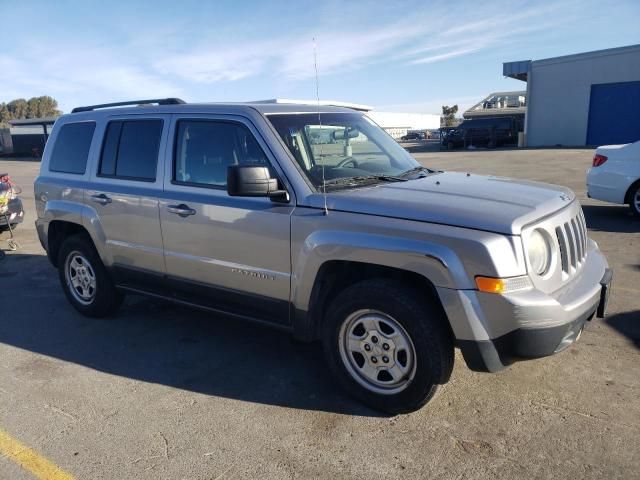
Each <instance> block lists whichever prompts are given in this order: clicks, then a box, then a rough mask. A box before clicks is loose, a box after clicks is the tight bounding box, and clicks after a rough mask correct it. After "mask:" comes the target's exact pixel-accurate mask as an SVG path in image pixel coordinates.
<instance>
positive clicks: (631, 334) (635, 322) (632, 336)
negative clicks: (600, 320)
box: [605, 310, 640, 349]
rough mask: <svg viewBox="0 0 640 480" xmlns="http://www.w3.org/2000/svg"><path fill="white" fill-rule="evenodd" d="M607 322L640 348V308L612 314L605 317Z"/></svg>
mask: <svg viewBox="0 0 640 480" xmlns="http://www.w3.org/2000/svg"><path fill="white" fill-rule="evenodd" d="M605 323H606V324H607V325H609V326H610V327H611V328H613V329H614V330H615V331H617V332H618V333H621V334H622V335H624V336H625V337H627V338H628V339H629V340H631V342H632V343H633V344H634V345H635V346H636V348H638V349H640V310H636V311H633V312H624V313H617V314H615V315H611V316H609V317H606V318H605Z"/></svg>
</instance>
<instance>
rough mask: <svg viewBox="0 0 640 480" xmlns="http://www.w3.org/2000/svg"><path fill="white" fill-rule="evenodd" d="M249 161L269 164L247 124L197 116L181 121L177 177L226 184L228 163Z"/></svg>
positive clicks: (206, 182)
mask: <svg viewBox="0 0 640 480" xmlns="http://www.w3.org/2000/svg"><path fill="white" fill-rule="evenodd" d="M246 164H257V165H265V166H269V162H268V160H267V157H266V156H265V154H264V152H263V151H262V149H261V148H260V146H259V145H258V142H257V141H256V139H255V138H254V137H253V134H252V133H251V132H250V131H249V130H248V129H247V128H246V127H245V126H243V125H240V124H237V123H228V122H212V121H197V120H183V121H180V122H178V132H177V138H176V145H175V161H174V171H173V179H174V181H176V182H178V183H193V184H200V185H212V186H219V187H224V186H226V184H227V169H228V167H229V166H230V165H246ZM272 174H273V173H272Z"/></svg>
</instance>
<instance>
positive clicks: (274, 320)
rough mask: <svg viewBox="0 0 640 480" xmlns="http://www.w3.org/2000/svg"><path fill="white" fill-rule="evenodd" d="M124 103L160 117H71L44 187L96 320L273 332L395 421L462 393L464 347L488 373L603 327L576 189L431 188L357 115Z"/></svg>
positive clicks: (67, 274)
mask: <svg viewBox="0 0 640 480" xmlns="http://www.w3.org/2000/svg"><path fill="white" fill-rule="evenodd" d="M129 103H130V104H131V105H134V104H135V105H137V104H140V103H148V104H149V105H151V103H157V104H158V105H157V106H146V107H144V108H140V107H132V108H117V109H116V108H110V107H112V106H123V104H122V103H117V104H110V105H98V106H89V107H80V108H76V109H74V111H73V113H71V114H68V115H64V116H62V117H60V118H59V119H58V120H57V121H56V123H55V125H54V127H53V130H52V132H51V138H50V140H49V142H48V143H47V146H46V149H45V152H44V157H43V160H42V165H41V170H40V175H39V176H38V178H37V179H36V181H35V185H34V192H35V199H36V210H37V216H38V218H37V222H36V226H37V231H38V236H39V239H40V242H41V244H42V246H43V247H44V249H45V250H46V251H47V255H48V257H49V259H50V261H51V263H52V264H53V265H54V266H55V267H56V268H57V269H58V274H59V278H60V283H61V286H62V289H63V291H64V293H65V295H66V297H67V299H68V300H69V302H70V303H71V304H72V305H73V307H75V308H76V309H77V310H78V311H79V312H81V313H82V314H84V315H87V316H89V317H102V316H106V315H110V314H113V313H114V312H115V311H116V310H117V309H118V307H119V306H120V304H121V302H122V298H123V296H124V295H125V294H127V293H133V294H144V295H149V296H151V297H152V298H163V299H168V300H170V301H173V302H177V303H181V304H185V305H188V306H191V307H194V306H196V307H199V308H203V309H206V310H209V311H211V312H214V313H224V314H226V315H228V316H229V317H231V318H232V319H234V320H252V321H256V322H259V323H264V324H269V325H272V326H274V327H277V328H280V329H282V330H285V331H287V332H289V333H291V334H292V335H293V336H294V337H296V338H298V339H300V340H305V341H314V340H319V341H321V342H322V344H323V346H324V351H325V355H326V360H327V364H328V366H329V369H330V371H331V372H333V374H334V375H335V377H336V378H337V380H338V382H339V383H340V384H341V385H342V386H343V387H344V388H345V389H346V390H347V391H349V392H350V393H351V394H353V395H354V396H355V397H357V398H359V399H360V400H361V401H362V402H364V403H366V404H367V405H369V406H371V407H373V408H376V409H380V410H383V411H386V412H391V413H397V412H408V411H412V410H416V409H418V408H420V407H422V406H423V405H424V404H426V403H427V402H428V401H429V400H430V399H431V398H432V397H433V395H434V393H435V392H436V389H437V388H438V386H439V385H441V384H444V383H446V382H447V381H448V380H449V377H450V375H451V372H452V368H453V360H454V347H459V348H460V349H461V351H462V354H463V356H464V359H465V361H466V363H467V365H468V366H469V367H470V368H471V369H473V370H478V371H489V372H495V371H499V370H501V369H504V368H505V367H506V366H507V365H509V364H511V363H512V362H514V361H515V360H517V359H521V358H528V357H542V356H546V355H551V354H554V353H557V352H559V351H561V350H563V349H565V348H566V347H567V346H568V345H570V344H571V343H572V342H574V341H575V340H577V339H578V337H579V335H580V333H581V331H582V329H583V327H584V326H585V324H586V322H587V321H588V320H590V319H591V318H593V317H594V316H595V315H597V316H599V317H602V316H604V314H605V309H606V303H607V292H608V291H609V284H610V283H611V278H612V273H611V270H609V268H608V265H607V261H606V259H605V257H604V255H603V254H602V253H601V252H600V250H599V249H598V246H597V245H596V243H595V242H593V241H591V240H590V239H589V238H588V237H587V229H586V226H585V222H584V217H583V214H582V209H581V207H580V204H579V202H578V200H577V199H576V196H575V195H574V193H573V192H572V191H570V190H568V189H566V188H563V187H559V186H552V185H543V184H540V183H532V182H526V181H518V180H508V179H505V178H495V177H484V176H479V175H471V174H465V173H454V172H450V173H449V172H441V171H436V170H432V169H428V168H425V167H423V166H421V165H420V164H419V163H418V162H417V161H416V160H415V159H413V157H411V156H410V155H409V153H407V152H406V151H405V150H404V149H403V148H402V147H400V146H399V145H398V144H397V143H396V142H395V141H393V140H392V138H391V137H390V136H389V135H387V134H386V133H385V132H384V131H383V130H381V129H380V128H379V127H377V126H376V125H375V124H374V123H373V122H371V121H369V120H368V119H367V118H366V117H365V116H364V115H363V114H362V113H361V112H357V111H353V110H349V109H346V108H338V107H330V106H323V107H320V109H319V111H318V106H317V105H309V106H306V107H305V106H301V105H283V104H201V105H198V104H184V102H182V101H180V100H178V99H165V100H154V101H147V102H140V101H136V102H126V103H125V104H129ZM319 128H322V129H331V130H332V133H331V136H332V139H333V140H334V141H335V144H333V145H330V144H319V145H316V144H313V143H312V142H310V139H309V138H308V137H309V134H310V132H313V131H315V130H317V129H319ZM150 328H152V325H151V324H150ZM226 341H233V339H231V338H229V339H227V340H226ZM211 381H212V382H215V381H216V379H215V378H212V379H211Z"/></svg>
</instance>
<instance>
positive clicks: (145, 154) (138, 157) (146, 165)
mask: <svg viewBox="0 0 640 480" xmlns="http://www.w3.org/2000/svg"><path fill="white" fill-rule="evenodd" d="M161 136H162V120H118V121H114V122H109V125H108V126H107V133H106V134H105V138H104V144H103V146H102V158H101V161H100V172H99V175H100V176H104V177H117V178H124V179H129V180H141V181H145V182H153V181H155V179H156V169H157V166H158V151H159V149H160V137H161Z"/></svg>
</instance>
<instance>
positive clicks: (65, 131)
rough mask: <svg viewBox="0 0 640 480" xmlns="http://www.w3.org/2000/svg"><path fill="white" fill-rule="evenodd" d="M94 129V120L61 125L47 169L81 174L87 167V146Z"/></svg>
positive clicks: (89, 145)
mask: <svg viewBox="0 0 640 480" xmlns="http://www.w3.org/2000/svg"><path fill="white" fill-rule="evenodd" d="M95 129H96V124H95V123H94V122H82V123H67V124H65V125H63V126H62V128H60V131H59V132H58V137H57V138H56V144H55V146H54V147H53V153H52V154H51V160H50V161H49V170H50V171H52V172H62V173H75V174H77V175H82V174H83V173H84V172H85V170H86V168H87V157H88V156H89V147H91V139H92V138H93V131H94V130H95Z"/></svg>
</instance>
